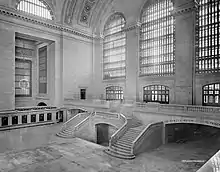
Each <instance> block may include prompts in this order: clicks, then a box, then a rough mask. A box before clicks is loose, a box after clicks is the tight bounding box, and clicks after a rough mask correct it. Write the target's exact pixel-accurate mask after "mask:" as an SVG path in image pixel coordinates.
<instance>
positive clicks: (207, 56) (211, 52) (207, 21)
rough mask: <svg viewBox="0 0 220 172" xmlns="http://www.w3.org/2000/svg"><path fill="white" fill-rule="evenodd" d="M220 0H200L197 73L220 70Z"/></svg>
mask: <svg viewBox="0 0 220 172" xmlns="http://www.w3.org/2000/svg"><path fill="white" fill-rule="evenodd" d="M219 9H220V1H218V0H213V1H210V0H200V1H199V12H198V15H197V17H198V18H197V27H198V29H196V30H197V31H198V33H197V41H198V43H197V46H198V48H197V50H198V51H197V55H196V72H197V73H215V72H220V22H219V19H220V17H219V16H220V10H219Z"/></svg>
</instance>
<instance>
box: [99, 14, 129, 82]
mask: <svg viewBox="0 0 220 172" xmlns="http://www.w3.org/2000/svg"><path fill="white" fill-rule="evenodd" d="M124 27H125V18H124V17H123V16H122V15H121V14H120V13H116V14H113V15H112V16H110V18H109V19H108V21H107V22H106V24H105V27H104V42H103V79H114V78H125V68H126V66H125V45H126V33H125V32H124V31H123V28H124Z"/></svg>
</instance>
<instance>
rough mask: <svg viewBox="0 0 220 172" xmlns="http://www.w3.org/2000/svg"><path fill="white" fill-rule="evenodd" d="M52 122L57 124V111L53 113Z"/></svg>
mask: <svg viewBox="0 0 220 172" xmlns="http://www.w3.org/2000/svg"><path fill="white" fill-rule="evenodd" d="M52 121H54V122H56V111H54V112H52Z"/></svg>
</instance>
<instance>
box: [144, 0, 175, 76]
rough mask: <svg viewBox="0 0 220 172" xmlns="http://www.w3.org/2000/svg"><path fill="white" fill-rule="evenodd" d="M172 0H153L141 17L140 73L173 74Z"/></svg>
mask: <svg viewBox="0 0 220 172" xmlns="http://www.w3.org/2000/svg"><path fill="white" fill-rule="evenodd" d="M172 10H173V3H172V2H171V0H158V1H152V3H151V4H149V5H148V6H147V7H146V8H145V9H144V12H143V14H142V17H141V22H142V25H141V29H140V74H141V75H157V76H163V75H173V74H174V69H175V61H174V26H175V24H174V17H173V15H172V14H171V11H172Z"/></svg>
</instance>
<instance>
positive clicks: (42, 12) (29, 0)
mask: <svg viewBox="0 0 220 172" xmlns="http://www.w3.org/2000/svg"><path fill="white" fill-rule="evenodd" d="M17 9H18V10H19V11H23V12H26V13H29V14H33V15H36V16H39V17H42V18H45V19H49V20H53V17H52V16H53V15H52V11H51V10H50V8H49V7H48V5H47V4H46V3H45V2H44V1H42V0H21V1H20V2H19V4H18V6H17Z"/></svg>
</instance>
